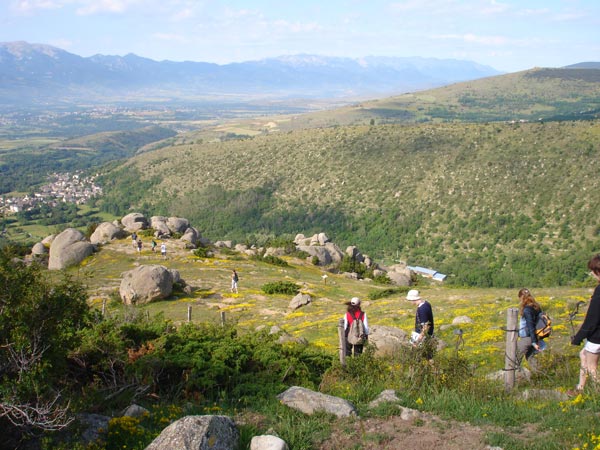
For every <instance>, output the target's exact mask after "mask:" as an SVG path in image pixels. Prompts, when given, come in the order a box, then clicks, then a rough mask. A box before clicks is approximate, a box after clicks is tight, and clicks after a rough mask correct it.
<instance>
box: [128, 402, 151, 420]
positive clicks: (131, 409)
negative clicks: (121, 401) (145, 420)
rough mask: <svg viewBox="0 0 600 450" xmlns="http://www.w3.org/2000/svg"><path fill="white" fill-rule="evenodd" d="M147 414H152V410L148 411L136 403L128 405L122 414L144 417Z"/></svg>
mask: <svg viewBox="0 0 600 450" xmlns="http://www.w3.org/2000/svg"><path fill="white" fill-rule="evenodd" d="M146 414H150V411H148V410H147V409H146V408H144V407H143V406H140V405H136V404H135V403H134V404H133V405H129V406H128V407H127V409H125V411H123V414H122V416H126V417H143V416H144V415H146Z"/></svg>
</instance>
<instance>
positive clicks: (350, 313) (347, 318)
mask: <svg viewBox="0 0 600 450" xmlns="http://www.w3.org/2000/svg"><path fill="white" fill-rule="evenodd" d="M346 306H347V307H348V308H347V310H346V314H344V332H345V333H346V356H351V355H354V356H356V355H360V354H361V353H362V352H363V346H364V344H356V345H352V344H350V343H349V342H348V332H349V331H350V325H352V322H353V321H354V320H356V319H360V320H362V321H363V325H364V328H365V341H367V340H368V339H369V321H368V320H367V313H366V312H364V311H363V310H362V308H361V307H360V299H359V298H358V297H352V299H351V300H350V301H349V302H347V303H346Z"/></svg>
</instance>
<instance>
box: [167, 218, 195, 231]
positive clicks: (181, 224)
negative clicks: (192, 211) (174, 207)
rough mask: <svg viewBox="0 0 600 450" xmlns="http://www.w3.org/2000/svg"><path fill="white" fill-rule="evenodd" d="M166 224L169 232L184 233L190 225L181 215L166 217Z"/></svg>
mask: <svg viewBox="0 0 600 450" xmlns="http://www.w3.org/2000/svg"><path fill="white" fill-rule="evenodd" d="M167 226H168V227H169V230H171V233H179V234H181V233H184V232H185V230H187V229H188V228H189V227H190V221H189V220H187V219H184V218H183V217H169V218H168V219H167Z"/></svg>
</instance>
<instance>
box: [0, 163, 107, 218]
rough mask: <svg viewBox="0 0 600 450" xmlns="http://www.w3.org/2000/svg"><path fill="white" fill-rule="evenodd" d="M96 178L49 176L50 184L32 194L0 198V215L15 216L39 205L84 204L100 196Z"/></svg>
mask: <svg viewBox="0 0 600 450" xmlns="http://www.w3.org/2000/svg"><path fill="white" fill-rule="evenodd" d="M96 177H97V174H96V175H92V176H83V174H82V173H81V172H73V173H71V172H66V173H53V174H50V175H49V177H48V178H49V180H50V182H49V183H47V184H45V185H43V186H41V187H40V188H39V189H38V191H36V192H34V193H29V194H25V195H14V196H6V195H3V196H2V197H0V214H3V215H10V214H16V213H19V212H22V211H27V210H30V209H32V208H35V207H37V206H40V205H48V206H52V207H53V206H56V205H57V204H59V203H60V202H64V203H75V204H78V205H81V204H85V203H87V202H88V201H89V200H90V199H91V198H93V197H97V196H99V195H102V188H101V187H100V186H98V185H97V184H96V183H95V180H96Z"/></svg>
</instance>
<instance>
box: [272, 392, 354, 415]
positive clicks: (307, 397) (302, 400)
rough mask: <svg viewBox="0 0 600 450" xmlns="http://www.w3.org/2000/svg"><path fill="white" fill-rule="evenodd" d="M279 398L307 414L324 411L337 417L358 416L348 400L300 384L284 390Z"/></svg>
mask: <svg viewBox="0 0 600 450" xmlns="http://www.w3.org/2000/svg"><path fill="white" fill-rule="evenodd" d="M277 398H278V399H279V400H280V401H281V403H283V404H284V405H286V406H289V407H290V408H294V409H297V410H299V411H302V412H303V413H305V414H313V413H315V412H318V411H323V412H326V413H329V414H334V415H335V416H337V417H349V416H356V415H357V413H356V408H355V407H354V405H353V404H352V403H350V402H349V401H348V400H344V399H343V398H339V397H334V396H332V395H327V394H321V393H320V392H315V391H311V390H310V389H306V388H303V387H299V386H292V387H291V388H289V389H288V390H286V391H285V392H282V393H281V394H279V395H278V396H277Z"/></svg>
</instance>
